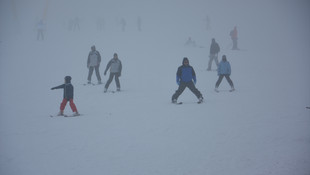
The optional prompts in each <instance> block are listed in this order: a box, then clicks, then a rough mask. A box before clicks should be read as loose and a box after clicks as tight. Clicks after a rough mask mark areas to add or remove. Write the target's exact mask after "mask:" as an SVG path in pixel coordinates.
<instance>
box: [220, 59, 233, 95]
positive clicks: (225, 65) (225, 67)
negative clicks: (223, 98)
mask: <svg viewBox="0 0 310 175" xmlns="http://www.w3.org/2000/svg"><path fill="white" fill-rule="evenodd" d="M230 74H231V67H230V63H229V61H227V59H226V55H223V56H222V61H221V62H220V64H219V66H218V68H217V75H218V76H219V78H218V80H217V82H216V84H215V91H216V92H219V90H218V87H219V86H220V84H221V82H222V80H223V78H224V77H225V78H226V80H227V81H228V83H229V85H230V87H231V90H230V91H231V92H232V91H234V90H235V88H234V84H233V82H232V80H231V79H230Z"/></svg>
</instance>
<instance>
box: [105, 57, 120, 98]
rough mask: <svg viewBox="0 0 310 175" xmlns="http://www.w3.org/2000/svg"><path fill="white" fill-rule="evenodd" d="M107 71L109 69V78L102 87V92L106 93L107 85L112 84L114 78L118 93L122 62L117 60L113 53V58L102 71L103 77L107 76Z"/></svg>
mask: <svg viewBox="0 0 310 175" xmlns="http://www.w3.org/2000/svg"><path fill="white" fill-rule="evenodd" d="M109 69H110V77H109V80H108V81H107V83H106V84H105V86H104V92H107V90H108V88H109V85H110V83H111V82H112V80H113V78H114V77H115V83H116V88H117V91H120V90H121V85H120V82H119V77H120V76H121V74H122V62H121V61H120V60H119V59H118V55H117V53H114V55H113V58H112V59H111V60H110V61H109V62H108V64H107V67H106V69H105V71H104V75H106V74H107V71H108V70H109Z"/></svg>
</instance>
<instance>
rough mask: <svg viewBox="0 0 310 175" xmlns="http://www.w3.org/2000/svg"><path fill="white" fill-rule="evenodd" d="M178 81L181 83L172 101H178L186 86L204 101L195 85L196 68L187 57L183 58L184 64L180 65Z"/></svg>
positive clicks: (200, 100)
mask: <svg viewBox="0 0 310 175" xmlns="http://www.w3.org/2000/svg"><path fill="white" fill-rule="evenodd" d="M176 81H177V84H178V85H179V88H178V90H176V91H175V93H174V94H173V96H172V103H177V99H178V97H179V96H180V95H181V94H182V93H183V91H184V90H185V88H186V87H188V88H189V89H190V90H191V91H192V92H193V93H194V94H195V95H196V97H197V98H198V99H199V103H201V102H202V101H203V97H202V94H201V93H200V91H199V90H198V89H197V88H196V87H195V84H196V73H195V71H194V68H193V67H192V66H190V65H189V61H188V58H187V57H184V58H183V62H182V66H180V67H178V70H177V75H176Z"/></svg>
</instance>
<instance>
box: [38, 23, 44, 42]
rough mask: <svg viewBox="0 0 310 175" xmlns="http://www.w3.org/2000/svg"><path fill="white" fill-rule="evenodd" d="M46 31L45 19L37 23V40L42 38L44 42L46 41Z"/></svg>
mask: <svg viewBox="0 0 310 175" xmlns="http://www.w3.org/2000/svg"><path fill="white" fill-rule="evenodd" d="M44 30H45V24H44V21H43V19H41V20H40V21H39V22H38V23H37V40H38V41H39V40H40V38H41V40H42V41H43V40H44Z"/></svg>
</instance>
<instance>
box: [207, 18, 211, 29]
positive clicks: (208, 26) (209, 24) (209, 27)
mask: <svg viewBox="0 0 310 175" xmlns="http://www.w3.org/2000/svg"><path fill="white" fill-rule="evenodd" d="M206 30H207V31H209V30H211V20H210V18H209V16H208V15H207V18H206Z"/></svg>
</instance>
